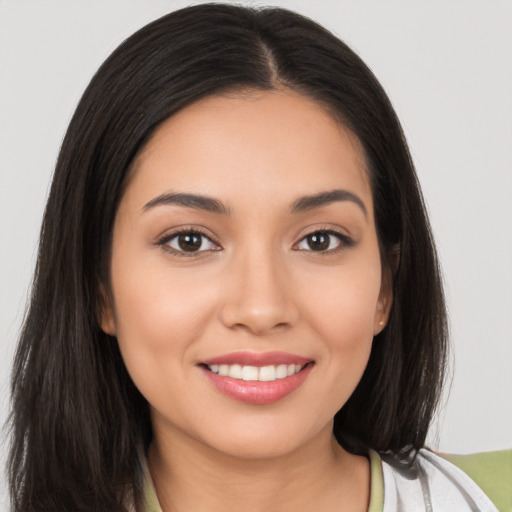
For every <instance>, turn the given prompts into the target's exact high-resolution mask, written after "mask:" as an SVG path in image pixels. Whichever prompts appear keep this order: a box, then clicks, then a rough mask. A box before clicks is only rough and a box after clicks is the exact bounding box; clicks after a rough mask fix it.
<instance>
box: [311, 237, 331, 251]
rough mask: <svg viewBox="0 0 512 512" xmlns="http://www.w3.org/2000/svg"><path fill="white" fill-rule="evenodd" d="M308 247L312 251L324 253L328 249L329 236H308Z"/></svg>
mask: <svg viewBox="0 0 512 512" xmlns="http://www.w3.org/2000/svg"><path fill="white" fill-rule="evenodd" d="M308 245H309V247H310V248H311V249H312V250H313V251H325V249H328V248H329V235H327V234H325V233H314V234H312V235H309V236H308Z"/></svg>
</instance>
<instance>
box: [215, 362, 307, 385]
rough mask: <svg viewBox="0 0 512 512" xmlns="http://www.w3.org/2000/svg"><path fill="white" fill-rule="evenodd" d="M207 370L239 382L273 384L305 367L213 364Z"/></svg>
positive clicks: (298, 365)
mask: <svg viewBox="0 0 512 512" xmlns="http://www.w3.org/2000/svg"><path fill="white" fill-rule="evenodd" d="M207 368H208V369H209V370H210V371H211V372H213V373H216V374H217V375H220V376H222V377H231V378H232V379H238V380H249V381H260V382H272V381H274V380H277V379H284V378H286V377H291V376H292V375H295V374H296V373H299V372H300V371H301V370H302V368H303V366H302V365H300V364H288V365H286V364H280V365H269V366H261V367H257V366H241V365H239V364H212V365H210V366H207Z"/></svg>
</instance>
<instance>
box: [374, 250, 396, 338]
mask: <svg viewBox="0 0 512 512" xmlns="http://www.w3.org/2000/svg"><path fill="white" fill-rule="evenodd" d="M395 263H396V266H395ZM397 265H398V261H397V259H395V261H394V262H393V267H394V270H393V272H392V271H391V270H388V271H385V272H383V276H382V284H381V289H380V293H379V299H378V301H377V308H376V311H375V322H374V329H373V332H374V335H375V336H376V335H377V334H380V333H381V332H382V331H383V329H384V327H386V325H387V323H388V319H389V314H390V312H391V306H392V304H393V276H394V272H395V271H396V267H397Z"/></svg>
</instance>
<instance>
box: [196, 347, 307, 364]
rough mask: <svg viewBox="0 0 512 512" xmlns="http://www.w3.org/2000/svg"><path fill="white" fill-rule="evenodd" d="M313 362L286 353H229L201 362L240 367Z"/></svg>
mask: <svg viewBox="0 0 512 512" xmlns="http://www.w3.org/2000/svg"><path fill="white" fill-rule="evenodd" d="M312 361H313V360H312V359H311V358H308V357H302V356H298V355H296V354H289V353H286V352H260V353H258V352H245V351H240V352H231V353H229V354H224V355H221V356H217V357H212V358H211V359H205V360H204V361H201V363H202V364H205V365H208V366H211V365H213V364H239V365H241V366H270V365H280V364H300V365H305V364H307V363H311V362H312Z"/></svg>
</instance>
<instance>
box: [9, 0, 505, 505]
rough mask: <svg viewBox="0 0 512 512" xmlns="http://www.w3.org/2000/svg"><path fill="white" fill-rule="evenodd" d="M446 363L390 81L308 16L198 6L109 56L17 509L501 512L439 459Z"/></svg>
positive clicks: (87, 140) (25, 444)
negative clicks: (447, 510) (434, 426)
mask: <svg viewBox="0 0 512 512" xmlns="http://www.w3.org/2000/svg"><path fill="white" fill-rule="evenodd" d="M56 241H58V243H55V242H56ZM445 361H446V319H445V311H444V300H443V294H442V288H441V284H440V277H439V270H438V265H437V260H436V254H435V249H434V245H433V242H432V237H431V234H430V229H429V226H428V221H427V218H426V214H425V211H424V207H423V202H422V198H421V193H420V190H419V187H418V184H417V180H416V176H415V173H414V169H413V166H412V162H411V159H410V156H409V153H408V150H407V145H406V143H405V140H404V138H403V135H402V132H401V129H400V125H399V123H398V120H397V119H396V116H395V114H394V112H393V109H392V107H391V105H390V103H389V101H388V99H387V97H386V95H385V93H384V92H383V91H382V89H381V87H380V85H379V84H378V83H377V81H376V80H375V78H374V77H373V75H372V74H371V72H370V71H369V70H368V68H367V67H366V66H365V65H364V64H363V63H362V62H361V60H360V59H359V58H358V57H357V56H356V55H355V54H354V53H353V52H352V51H351V50H350V49H348V48H347V47H346V46H345V45H344V44H343V43H341V42H340V41H339V40H337V39H336V38H334V37H333V36H332V35H331V34H330V33H328V32H326V31H325V30H324V29H322V28H321V27H319V26H318V25H316V24H314V23H313V22H311V21H309V20H307V19H304V18H302V17H300V16H298V15H296V14H293V13H290V12H288V11H284V10H280V9H270V10H265V9H263V10H250V9H244V8H240V7H236V6H227V5H202V6H196V7H191V8H188V9H184V10H181V11H177V12H175V13H172V14H170V15H168V16H166V17H164V18H161V19H160V20H157V21H155V22H154V23H152V24H150V25H148V26H147V27H145V28H143V29H142V30H140V31H139V32H137V33H136V34H135V35H134V36H132V37H131V38H129V39H128V40H127V41H126V42H125V43H123V45H121V46H120V47H119V48H118V49H117V50H116V51H115V52H114V53H113V54H112V56H111V57H110V58H109V59H107V61H106V62H105V63H104V65H103V66H102V67H101V68H100V70H99V71H98V73H97V74H96V76H95V77H94V79H93V80H92V82H91V84H90V86H89V87H88V89H87V90H86V92H85V94H84V96H83V98H82V100H81V102H80V104H79V106H78V108H77V110H76V113H75V115H74V117H73V120H72V121H71V124H70V127H69V130H68V133H67V135H66V138H65V140H64V142H63V146H62V150H61V154H60V157H59V161H58V163H57V168H56V173H55V177H54V181H53V185H52V189H51V193H50V197H49V200H48V205H47V209H46V213H45V219H44V223H43V229H42V236H41V244H40V252H39V259H38V265H37V270H36V280H35V283H34V290H33V296H32V301H31V306H30V311H29V313H28V316H27V320H26V323H25V326H24V329H23V333H22V337H21V340H20V345H19V349H18V353H17V357H16V362H15V368H14V372H13V416H12V426H13V430H14V438H13V445H12V451H11V458H10V475H11V489H12V497H13V506H14V510H19V511H29V510H30V511H32V510H33V511H39V510H66V511H69V510H126V509H130V508H132V509H135V510H137V511H142V510H151V511H153V510H162V511H163V512H167V511H170V510H173V511H174V510H178V511H179V510H189V511H192V510H204V509H208V510H216V509H220V508H222V509H223V510H224V509H244V510H260V509H262V508H263V507H264V508H265V509H271V510H272V509H274V510H283V511H286V510H288V509H292V508H293V509H294V510H295V509H300V510H305V511H307V510H326V511H328V510H338V509H343V510H368V509H369V510H372V511H373V510H402V509H403V510H412V509H413V508H414V507H423V508H421V509H422V510H423V509H425V510H429V508H428V507H432V506H433V508H434V510H437V509H439V507H443V506H444V504H445V503H450V504H451V510H471V509H472V507H473V509H474V508H475V506H476V507H477V508H478V509H481V510H495V508H494V507H493V505H492V503H491V502H490V501H489V500H488V498H486V497H485V495H484V494H483V492H482V491H480V490H479V489H478V488H477V487H476V485H475V484H474V483H473V482H472V481H471V480H470V479H469V478H468V477H467V476H466V475H465V474H464V473H462V472H460V471H459V470H457V469H456V468H454V467H453V466H451V465H450V464H448V463H447V462H445V461H443V460H442V459H441V458H439V457H438V456H436V455H434V454H431V453H429V452H427V451H425V450H422V448H423V446H424V443H425V436H426V433H427V430H428V426H429V424H430V421H431V419H432V414H433V412H434V410H435V407H436V404H437V400H438V397H439V393H440V390H441V385H442V380H443V374H444V368H445ZM420 450H421V451H420ZM379 454H381V455H379ZM383 459H385V462H384V461H383ZM313 471H314V473H313ZM312 474H314V478H312ZM446 500H448V501H446ZM400 507H401V508H400ZM457 507H458V508H457ZM441 509H442V508H441Z"/></svg>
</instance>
